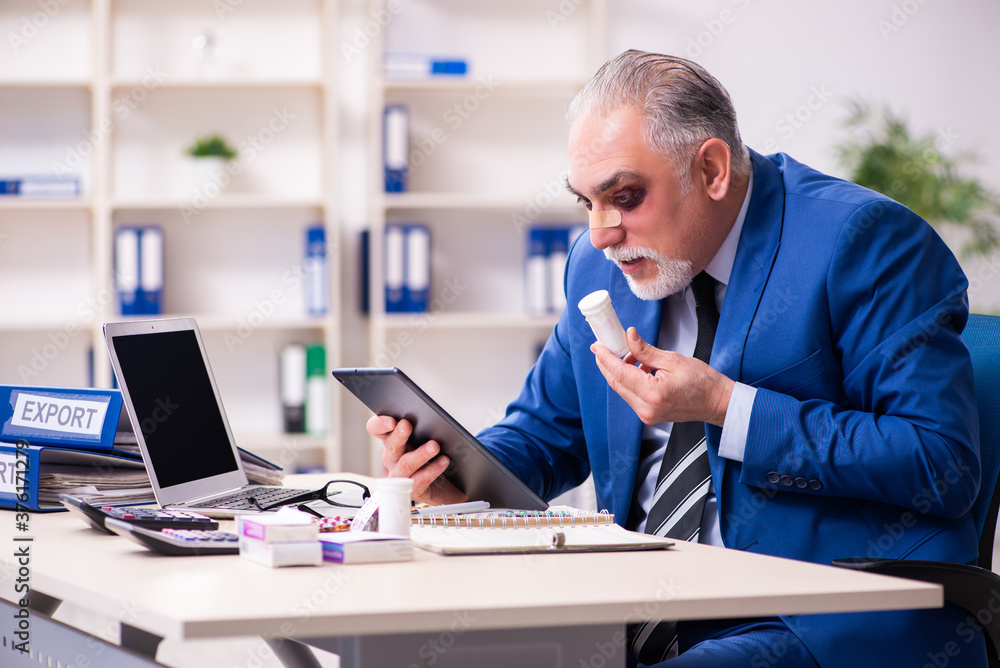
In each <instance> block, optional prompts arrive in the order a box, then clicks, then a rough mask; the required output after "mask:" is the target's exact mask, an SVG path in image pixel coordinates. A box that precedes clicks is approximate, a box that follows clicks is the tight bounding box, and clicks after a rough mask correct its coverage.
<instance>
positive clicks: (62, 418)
mask: <svg viewBox="0 0 1000 668" xmlns="http://www.w3.org/2000/svg"><path fill="white" fill-rule="evenodd" d="M109 401H110V399H109V398H108V397H88V398H82V397H70V396H60V397H53V396H51V395H43V394H31V393H28V392H16V399H15V400H14V414H13V415H12V416H11V418H10V425H11V426H12V427H22V428H24V429H25V430H26V433H27V432H30V431H52V432H58V433H61V434H73V435H75V436H82V437H87V438H88V439H97V440H100V438H101V431H102V430H103V428H104V417H105V415H106V414H107V411H108V403H109Z"/></svg>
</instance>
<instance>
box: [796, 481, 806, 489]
mask: <svg viewBox="0 0 1000 668" xmlns="http://www.w3.org/2000/svg"><path fill="white" fill-rule="evenodd" d="M808 485H809V481H808V480H806V479H805V478H796V479H795V486H796V487H798V488H799V489H805V488H806V487H807V486H808Z"/></svg>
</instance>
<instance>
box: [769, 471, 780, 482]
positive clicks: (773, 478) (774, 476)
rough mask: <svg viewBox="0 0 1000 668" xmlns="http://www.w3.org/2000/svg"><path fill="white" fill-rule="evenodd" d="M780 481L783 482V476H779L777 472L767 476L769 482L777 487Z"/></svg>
mask: <svg viewBox="0 0 1000 668" xmlns="http://www.w3.org/2000/svg"><path fill="white" fill-rule="evenodd" d="M779 480H781V476H780V475H778V472H777V471H771V472H770V473H768V474H767V481H768V482H769V483H771V484H772V485H777V484H778V481H779Z"/></svg>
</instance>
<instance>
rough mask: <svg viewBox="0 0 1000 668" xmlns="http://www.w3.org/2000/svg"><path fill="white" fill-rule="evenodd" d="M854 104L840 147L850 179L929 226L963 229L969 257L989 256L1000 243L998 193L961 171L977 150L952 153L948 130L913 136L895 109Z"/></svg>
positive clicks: (966, 254)
mask: <svg viewBox="0 0 1000 668" xmlns="http://www.w3.org/2000/svg"><path fill="white" fill-rule="evenodd" d="M851 106H852V108H851V114H850V116H849V118H848V119H847V121H846V124H845V125H846V127H847V128H848V129H849V130H851V131H852V135H851V138H850V139H849V140H848V141H847V142H845V143H844V145H843V146H841V147H840V148H839V153H840V156H839V157H840V160H841V163H842V164H843V165H844V167H845V168H847V170H848V172H849V174H848V178H849V179H850V180H851V181H854V182H855V183H857V184H859V185H862V186H865V187H866V188H870V189H872V190H875V191H877V192H880V193H882V194H884V195H886V196H888V197H891V198H892V199H894V200H896V201H897V202H899V203H900V204H903V205H904V206H906V207H908V208H909V209H910V210H911V211H913V212H914V213H916V214H917V215H919V216H920V217H921V218H923V219H924V220H926V221H927V222H929V223H930V224H931V225H935V226H939V225H942V224H949V225H954V226H958V227H961V228H963V229H964V230H965V233H966V235H967V240H966V241H965V243H964V245H963V247H962V254H963V255H965V256H966V257H972V256H977V255H982V256H985V255H988V254H989V253H990V252H991V251H993V250H996V249H997V248H998V247H1000V236H998V233H997V229H996V227H995V226H994V223H995V221H996V220H997V218H998V217H1000V197H998V196H997V194H996V193H995V192H993V191H992V190H990V189H989V188H987V187H986V186H985V185H983V184H982V183H981V182H980V181H979V180H978V179H975V178H973V177H970V176H966V175H963V174H962V173H961V172H962V168H963V167H964V166H965V165H967V164H970V163H972V162H974V161H975V160H976V156H975V155H974V154H972V153H968V152H966V153H961V154H958V155H957V156H956V157H951V156H950V155H948V154H947V153H945V151H944V149H947V148H949V146H950V144H951V143H953V142H954V139H953V137H952V136H951V135H950V134H949V133H945V132H940V133H938V134H936V135H935V134H934V133H926V134H922V135H914V134H913V133H911V131H910V129H909V127H908V126H907V123H906V121H905V120H903V119H902V118H900V117H899V116H897V115H896V114H894V113H893V112H892V111H891V110H888V109H886V110H884V111H883V112H882V113H881V114H879V113H877V112H876V111H875V110H873V109H872V108H871V107H870V106H868V105H867V104H864V103H861V102H854V103H852V105H851Z"/></svg>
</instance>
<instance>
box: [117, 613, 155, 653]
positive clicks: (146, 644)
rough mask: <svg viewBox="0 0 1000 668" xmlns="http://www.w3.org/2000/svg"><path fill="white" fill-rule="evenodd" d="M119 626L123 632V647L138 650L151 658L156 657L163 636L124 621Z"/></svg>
mask: <svg viewBox="0 0 1000 668" xmlns="http://www.w3.org/2000/svg"><path fill="white" fill-rule="evenodd" d="M119 626H120V629H121V634H122V637H121V641H122V647H125V648H127V649H130V650H132V651H134V652H138V653H139V654H142V655H143V656H148V657H149V658H151V659H155V658H156V648H157V647H159V646H160V643H161V642H162V641H163V637H162V636H158V635H156V634H154V633H150V632H149V631H143V630H142V629H137V628H136V627H134V626H130V625H128V624H126V623H124V622H122V623H121V624H120V625H119Z"/></svg>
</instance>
